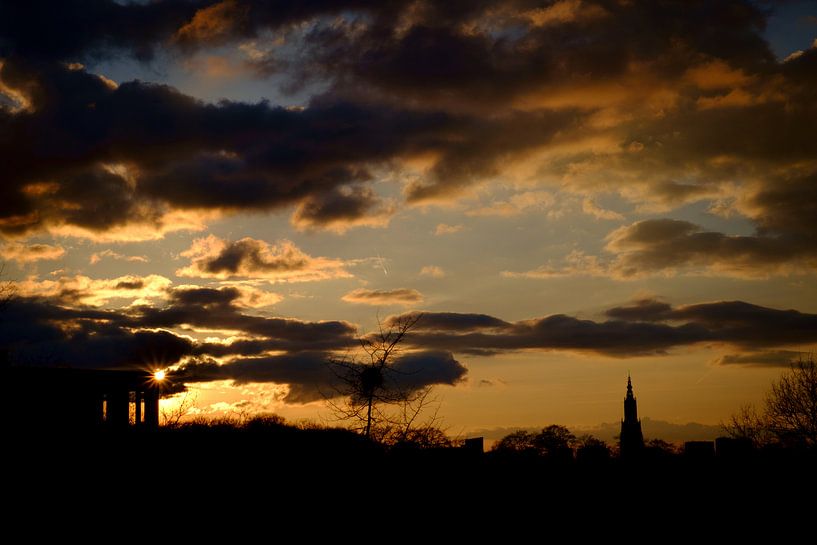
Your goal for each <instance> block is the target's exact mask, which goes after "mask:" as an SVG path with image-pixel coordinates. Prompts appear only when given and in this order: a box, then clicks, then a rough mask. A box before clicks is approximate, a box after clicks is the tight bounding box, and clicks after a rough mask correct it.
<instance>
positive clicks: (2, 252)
mask: <svg viewBox="0 0 817 545" xmlns="http://www.w3.org/2000/svg"><path fill="white" fill-rule="evenodd" d="M64 255H65V248H63V247H62V246H52V245H50V244H30V245H25V244H20V243H19V242H16V243H15V242H11V243H7V244H4V245H3V246H1V247H0V257H2V258H3V259H10V260H12V261H16V262H17V263H20V264H23V263H33V262H35V261H48V260H54V259H59V258H61V257H63V256H64Z"/></svg>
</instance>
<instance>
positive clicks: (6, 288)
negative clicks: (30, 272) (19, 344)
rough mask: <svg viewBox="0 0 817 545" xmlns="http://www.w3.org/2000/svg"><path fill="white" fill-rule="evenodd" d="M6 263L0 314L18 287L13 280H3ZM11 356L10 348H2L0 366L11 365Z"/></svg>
mask: <svg viewBox="0 0 817 545" xmlns="http://www.w3.org/2000/svg"><path fill="white" fill-rule="evenodd" d="M5 269H6V265H5V263H2V264H0V313H1V312H2V311H3V308H4V307H5V306H6V305H8V303H9V301H11V299H12V297H14V294H15V293H16V291H17V290H16V286H15V285H14V283H13V282H12V281H11V280H3V274H4V272H5ZM10 360H11V354H10V350H9V347H8V346H0V365H9V362H10Z"/></svg>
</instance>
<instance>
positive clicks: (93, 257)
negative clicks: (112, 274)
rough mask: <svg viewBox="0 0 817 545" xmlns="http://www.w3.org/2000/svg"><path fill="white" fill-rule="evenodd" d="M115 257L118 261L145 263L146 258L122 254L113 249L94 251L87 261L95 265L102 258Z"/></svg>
mask: <svg viewBox="0 0 817 545" xmlns="http://www.w3.org/2000/svg"><path fill="white" fill-rule="evenodd" d="M106 257H107V258H110V259H116V260H119V261H129V262H131V263H147V262H148V258H147V257H146V256H143V255H123V254H120V253H119V252H114V251H113V250H110V249H108V250H102V251H101V252H94V253H92V254H91V257H90V259H89V263H90V264H91V265H96V264H97V263H99V262H100V261H102V260H103V259H104V258H106Z"/></svg>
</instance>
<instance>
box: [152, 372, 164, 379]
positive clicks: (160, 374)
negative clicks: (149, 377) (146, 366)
mask: <svg viewBox="0 0 817 545" xmlns="http://www.w3.org/2000/svg"><path fill="white" fill-rule="evenodd" d="M153 378H154V379H155V380H164V379H165V372H164V371H156V372H155V373H153Z"/></svg>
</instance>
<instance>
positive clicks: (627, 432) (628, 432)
mask: <svg viewBox="0 0 817 545" xmlns="http://www.w3.org/2000/svg"><path fill="white" fill-rule="evenodd" d="M620 440H621V456H622V457H629V456H632V455H634V454H635V453H637V452H638V451H640V450H641V449H642V448H643V447H644V436H643V434H642V433H641V420H639V419H638V402H637V401H636V399H635V396H634V395H633V381H632V377H630V374H629V373H627V397H625V398H624V420H622V421H621V436H620Z"/></svg>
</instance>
